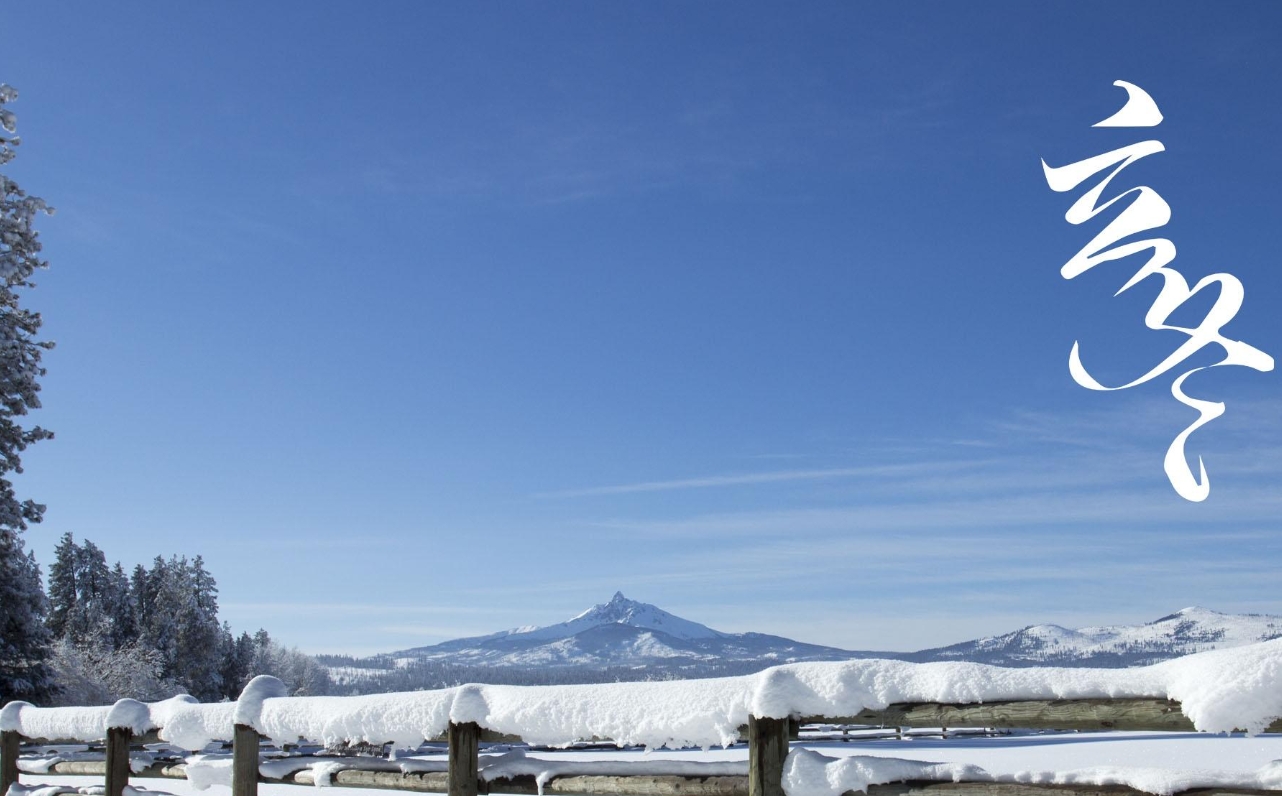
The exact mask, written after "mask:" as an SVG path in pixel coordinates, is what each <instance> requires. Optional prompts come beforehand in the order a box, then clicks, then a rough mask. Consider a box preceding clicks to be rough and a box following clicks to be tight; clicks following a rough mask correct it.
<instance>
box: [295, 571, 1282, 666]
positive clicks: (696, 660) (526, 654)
mask: <svg viewBox="0 0 1282 796" xmlns="http://www.w3.org/2000/svg"><path fill="white" fill-rule="evenodd" d="M1278 637H1282V617H1279V616H1272V615H1268V614H1225V613H1220V612H1218V611H1212V610H1210V609H1206V608H1200V607H1197V606H1192V607H1188V608H1184V609H1181V610H1179V611H1176V612H1175V613H1172V614H1168V615H1166V616H1163V617H1160V618H1158V619H1155V620H1153V621H1151V622H1146V623H1143V624H1139V625H1099V626H1090V627H1081V628H1066V627H1063V626H1060V625H1055V624H1036V625H1027V626H1025V627H1023V628H1020V629H1018V630H1015V631H1011V632H1009V633H1005V634H1001V635H996V636H986V637H983V638H979V639H973V640H971V641H964V642H960V643H957V644H951V645H947V646H942V647H934V648H930V649H925V650H919V651H917V652H887V651H872V650H846V649H841V648H838V647H827V646H823V645H818V644H807V643H804V642H800V641H794V640H792V639H788V638H784V637H782V636H774V635H769V634H764V633H726V632H722V631H720V630H715V629H713V628H711V627H709V626H707V625H704V624H701V623H699V622H694V621H691V620H688V619H684V618H682V617H679V616H676V615H675V614H672V613H669V612H667V611H664V610H663V609H661V608H658V607H657V606H654V605H651V604H649V603H643V602H639V601H636V600H631V599H628V598H627V597H625V596H624V595H623V593H622V592H616V593H615V594H614V596H613V597H612V598H611V599H610V600H609V601H608V602H605V603H598V604H597V605H594V606H592V607H591V608H589V609H587V610H586V611H583V612H582V613H580V614H578V615H577V616H574V617H572V618H571V619H568V620H566V621H564V622H558V623H555V624H552V625H546V626H542V627H537V626H524V627H518V628H514V629H511V630H504V631H500V632H498V633H491V634H488V635H484V636H473V637H468V638H459V639H452V640H449V641H444V642H441V643H439V644H432V645H426V646H422V647H412V648H408V649H404V650H400V651H398V652H394V653H389V654H387V655H379V656H374V657H373V658H367V659H352V658H343V657H342V656H319V657H320V659H321V660H322V661H325V662H326V663H327V665H328V666H329V667H330V672H331V676H334V677H335V678H336V679H338V680H340V681H343V682H346V683H347V684H348V685H350V686H352V687H353V688H358V689H361V690H405V689H408V688H431V687H440V685H449V684H456V683H457V682H466V681H468V680H480V681H487V682H497V681H503V682H516V683H522V682H603V681H609V680H637V679H655V678H671V679H686V678H695V677H711V676H722V675H731V674H746V673H749V672H753V671H759V670H761V669H764V668H766V667H769V666H774V665H777V664H781V663H792V662H801V661H839V660H851V659H858V658H890V659H897V660H904V661H912V662H918V663H925V662H931V661H973V662H977V663H986V664H991V665H997V666H1007V667H1024V666H1046V665H1053V666H1076V667H1082V666H1095V667H1106V668H1117V667H1124V666H1140V665H1147V664H1150V663H1157V662H1159V661H1163V660H1169V659H1171V658H1175V657H1179V656H1181V655H1187V654H1191V653H1194V652H1202V651H1204V650H1208V649H1218V648H1220V647H1230V646H1239V645H1243V644H1251V643H1256V642H1259V641H1266V640H1269V639H1273V638H1278Z"/></svg>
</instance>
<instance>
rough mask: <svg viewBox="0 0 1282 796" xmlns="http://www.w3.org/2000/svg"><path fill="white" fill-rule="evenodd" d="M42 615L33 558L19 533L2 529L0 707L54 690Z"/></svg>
mask: <svg viewBox="0 0 1282 796" xmlns="http://www.w3.org/2000/svg"><path fill="white" fill-rule="evenodd" d="M44 614H45V595H44V591H43V590H41V588H40V568H39V567H38V566H37V565H36V559H35V556H34V555H24V554H23V552H22V539H21V537H19V536H18V534H17V533H15V532H14V531H12V530H11V529H9V528H0V705H3V704H4V703H6V702H8V701H10V700H13V699H25V700H27V701H29V702H45V701H48V699H49V698H50V697H51V696H52V695H53V693H54V692H55V690H56V687H55V684H54V681H53V671H52V670H51V669H50V668H49V664H48V660H49V655H50V647H49V645H50V640H51V639H50V634H49V629H48V628H47V627H45V622H44Z"/></svg>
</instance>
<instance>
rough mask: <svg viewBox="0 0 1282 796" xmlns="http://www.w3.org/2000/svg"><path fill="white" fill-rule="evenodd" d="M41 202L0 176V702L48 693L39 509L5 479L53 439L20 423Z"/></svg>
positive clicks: (7, 143)
mask: <svg viewBox="0 0 1282 796" xmlns="http://www.w3.org/2000/svg"><path fill="white" fill-rule="evenodd" d="M17 97H18V92H16V91H14V90H13V89H12V88H10V87H9V86H8V85H6V84H3V83H0V166H3V165H4V164H6V163H8V162H9V161H10V160H12V159H13V157H14V150H13V148H14V147H15V146H17V145H18V139H17V137H16V136H14V135H13V133H14V132H16V129H17V124H16V117H15V116H14V114H13V112H12V111H10V110H8V109H7V108H6V107H5V105H6V104H8V103H10V102H12V101H13V100H15V99H17ZM47 212H50V211H49V207H48V205H46V204H45V203H44V201H43V200H41V199H39V198H37V197H34V196H28V195H27V194H26V192H25V191H23V190H22V189H21V188H19V187H18V185H17V183H15V182H14V181H13V180H10V179H9V178H8V177H7V176H6V175H4V174H2V173H0V703H3V702H5V701H7V700H9V699H14V698H22V699H29V700H43V699H46V698H47V697H48V695H49V694H50V692H51V689H52V686H53V684H52V680H51V679H50V672H49V668H48V663H47V662H48V658H49V632H48V629H47V628H46V627H45V624H44V609H45V600H44V592H43V591H42V590H41V589H40V575H39V571H38V569H37V567H36V563H35V560H34V559H33V558H32V557H31V556H29V555H27V554H25V553H24V551H23V544H22V537H21V536H20V535H19V534H21V532H22V531H24V530H26V527H27V523H31V522H39V521H40V517H41V515H42V514H43V512H44V506H42V505H40V504H38V503H36V502H34V501H32V500H19V499H18V496H17V494H16V493H15V492H14V489H13V483H12V482H11V481H10V480H9V474H10V473H21V472H22V460H21V454H22V452H23V451H24V450H26V448H27V446H28V445H30V444H32V443H34V442H38V441H40V440H42V439H48V438H49V437H52V436H53V434H51V433H50V432H48V431H46V430H45V429H43V428H40V427H39V426H32V427H31V428H25V427H23V425H22V423H21V422H20V421H21V418H22V417H23V416H24V415H26V414H27V412H28V411H29V410H31V409H37V408H39V406H40V399H39V396H38V395H37V394H38V393H39V392H40V384H39V382H38V379H39V377H41V376H43V375H44V373H45V371H44V368H42V367H40V355H41V354H42V353H43V352H44V351H45V350H47V349H49V348H52V347H53V344H52V343H49V342H44V341H39V340H37V339H36V333H37V332H38V331H39V330H40V313H37V312H32V311H31V310H28V309H26V308H24V307H22V306H20V304H19V303H18V290H19V289H20V288H29V287H32V283H31V275H32V274H33V273H35V270H36V269H37V268H44V267H46V265H47V263H46V262H45V261H44V260H42V259H40V240H39V237H38V235H37V234H36V231H35V229H34V228H33V227H32V222H33V221H34V220H35V217H36V216H37V215H39V214H40V213H47Z"/></svg>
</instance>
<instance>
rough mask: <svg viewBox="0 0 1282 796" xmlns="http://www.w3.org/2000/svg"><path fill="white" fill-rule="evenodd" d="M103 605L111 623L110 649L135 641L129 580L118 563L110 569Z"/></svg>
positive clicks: (136, 636)
mask: <svg viewBox="0 0 1282 796" xmlns="http://www.w3.org/2000/svg"><path fill="white" fill-rule="evenodd" d="M103 605H104V608H105V609H106V612H107V618H108V620H110V622H111V646H112V648H113V649H121V648H123V647H125V646H126V645H129V644H132V643H134V642H135V641H137V640H138V618H137V616H136V611H135V609H134V604H133V599H132V595H131V594H130V591H129V578H127V577H126V576H125V569H124V567H122V566H120V562H119V561H117V562H116V565H115V566H114V567H112V569H111V576H110V578H109V580H108V584H107V590H106V593H105V595H104V600H103Z"/></svg>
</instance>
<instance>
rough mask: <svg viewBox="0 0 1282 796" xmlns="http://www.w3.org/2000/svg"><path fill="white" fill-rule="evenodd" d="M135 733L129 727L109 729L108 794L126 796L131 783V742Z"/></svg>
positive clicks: (108, 795) (107, 795)
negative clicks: (126, 789) (126, 788)
mask: <svg viewBox="0 0 1282 796" xmlns="http://www.w3.org/2000/svg"><path fill="white" fill-rule="evenodd" d="M132 738H133V733H132V732H131V731H130V730H129V729H128V728H127V727H112V728H110V729H108V730H107V783H106V785H107V794H106V796H124V792H125V786H126V785H128V784H129V742H130V740H131V739H132Z"/></svg>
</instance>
